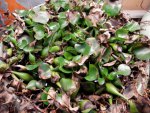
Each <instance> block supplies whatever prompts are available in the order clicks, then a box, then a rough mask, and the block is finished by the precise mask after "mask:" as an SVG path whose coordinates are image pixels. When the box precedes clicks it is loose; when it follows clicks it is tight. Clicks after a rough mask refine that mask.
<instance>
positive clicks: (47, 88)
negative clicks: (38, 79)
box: [41, 87, 50, 105]
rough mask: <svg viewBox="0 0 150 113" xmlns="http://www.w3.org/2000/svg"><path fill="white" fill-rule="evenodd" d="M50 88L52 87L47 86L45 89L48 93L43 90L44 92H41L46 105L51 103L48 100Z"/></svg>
mask: <svg viewBox="0 0 150 113" xmlns="http://www.w3.org/2000/svg"><path fill="white" fill-rule="evenodd" d="M49 89H50V87H46V88H45V89H44V91H45V92H46V93H45V92H43V93H42V94H41V100H43V101H44V102H43V103H44V104H45V105H48V104H49V102H48V100H47V97H48V91H49Z"/></svg>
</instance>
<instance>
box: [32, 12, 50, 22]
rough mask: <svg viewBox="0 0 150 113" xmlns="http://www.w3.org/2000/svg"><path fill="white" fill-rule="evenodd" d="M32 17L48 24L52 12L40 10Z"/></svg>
mask: <svg viewBox="0 0 150 113" xmlns="http://www.w3.org/2000/svg"><path fill="white" fill-rule="evenodd" d="M31 18H32V20H33V21H34V22H37V23H41V24H46V23H47V22H48V21H49V19H50V14H49V13H48V12H47V11H38V12H35V14H33V15H32V16H31Z"/></svg>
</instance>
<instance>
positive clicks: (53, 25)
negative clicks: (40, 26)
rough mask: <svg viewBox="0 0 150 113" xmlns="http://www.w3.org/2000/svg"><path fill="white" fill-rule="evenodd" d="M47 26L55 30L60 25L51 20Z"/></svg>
mask: <svg viewBox="0 0 150 113" xmlns="http://www.w3.org/2000/svg"><path fill="white" fill-rule="evenodd" d="M48 27H49V28H50V30H52V31H57V30H58V29H59V28H60V25H59V23H57V22H51V23H49V24H48Z"/></svg>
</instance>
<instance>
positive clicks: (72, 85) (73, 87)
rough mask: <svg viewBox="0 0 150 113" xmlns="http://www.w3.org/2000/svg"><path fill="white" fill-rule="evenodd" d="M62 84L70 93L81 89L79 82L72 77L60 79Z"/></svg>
mask: <svg viewBox="0 0 150 113" xmlns="http://www.w3.org/2000/svg"><path fill="white" fill-rule="evenodd" d="M60 84H61V87H62V89H63V90H64V91H65V92H67V93H68V94H70V95H72V94H73V93H77V91H78V90H79V87H78V86H77V82H76V81H74V80H72V79H68V78H62V79H61V80H60Z"/></svg>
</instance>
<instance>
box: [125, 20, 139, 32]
mask: <svg viewBox="0 0 150 113" xmlns="http://www.w3.org/2000/svg"><path fill="white" fill-rule="evenodd" d="M125 28H126V29H127V30H128V31H130V32H134V31H136V30H140V25H139V24H138V22H134V21H131V22H128V23H127V24H126V25H125Z"/></svg>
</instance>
